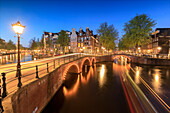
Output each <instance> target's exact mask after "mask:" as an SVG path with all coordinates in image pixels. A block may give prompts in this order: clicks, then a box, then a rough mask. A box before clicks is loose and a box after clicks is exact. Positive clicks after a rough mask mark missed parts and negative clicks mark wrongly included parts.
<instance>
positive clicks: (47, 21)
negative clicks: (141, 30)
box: [0, 0, 170, 47]
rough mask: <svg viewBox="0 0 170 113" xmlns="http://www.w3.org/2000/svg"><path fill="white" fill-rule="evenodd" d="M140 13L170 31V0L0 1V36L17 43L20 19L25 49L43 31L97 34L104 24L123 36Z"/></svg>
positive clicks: (157, 26) (159, 26)
mask: <svg viewBox="0 0 170 113" xmlns="http://www.w3.org/2000/svg"><path fill="white" fill-rule="evenodd" d="M137 14H138V15H140V14H147V15H148V16H149V17H151V18H152V19H154V20H155V21H156V22H157V25H156V26H155V28H170V0H112V1H111V0H96V1H95V0H85V1H81V0H74V1H72V0H61V1H58V0H55V1H54V0H0V37H1V38H3V39H5V40H6V41H9V39H11V40H12V41H14V42H16V40H17V39H16V37H14V36H15V33H14V32H13V30H12V26H11V24H13V23H16V22H17V21H18V20H19V21H20V22H21V24H23V25H25V26H26V28H25V30H24V32H23V34H22V37H23V39H21V44H22V45H23V46H25V47H28V46H29V41H30V40H31V39H32V38H33V37H36V38H41V37H42V34H43V31H47V32H59V31H60V30H69V31H71V29H72V28H75V29H76V30H77V31H78V30H79V28H80V27H81V28H82V29H84V30H85V29H86V27H89V28H90V30H93V32H94V34H96V33H97V32H96V29H97V28H99V26H100V24H101V23H103V22H108V24H113V25H114V27H115V28H116V29H117V30H118V32H119V37H122V34H123V30H122V29H123V26H124V23H125V22H128V21H129V20H130V19H132V18H133V17H135V16H136V15H137ZM155 28H154V29H155Z"/></svg>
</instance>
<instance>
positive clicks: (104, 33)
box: [97, 22, 118, 50]
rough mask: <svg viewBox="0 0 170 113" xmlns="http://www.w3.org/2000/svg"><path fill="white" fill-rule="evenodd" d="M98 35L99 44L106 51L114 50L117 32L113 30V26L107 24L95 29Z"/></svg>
mask: <svg viewBox="0 0 170 113" xmlns="http://www.w3.org/2000/svg"><path fill="white" fill-rule="evenodd" d="M97 33H99V35H100V39H99V40H100V42H101V43H102V46H104V47H105V48H106V49H107V50H109V49H114V48H115V40H117V39H118V31H117V29H115V28H114V26H113V24H111V25H108V24H107V22H105V23H102V24H101V25H100V27H99V29H97Z"/></svg>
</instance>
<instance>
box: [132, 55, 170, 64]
mask: <svg viewBox="0 0 170 113" xmlns="http://www.w3.org/2000/svg"><path fill="white" fill-rule="evenodd" d="M129 57H130V58H131V62H132V63H136V64H145V65H159V66H168V65H170V59H157V58H145V57H138V56H129Z"/></svg>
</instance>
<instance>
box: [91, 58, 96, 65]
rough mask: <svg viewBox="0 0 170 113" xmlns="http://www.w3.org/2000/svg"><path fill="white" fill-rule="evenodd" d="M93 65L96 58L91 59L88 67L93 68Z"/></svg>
mask: <svg viewBox="0 0 170 113" xmlns="http://www.w3.org/2000/svg"><path fill="white" fill-rule="evenodd" d="M95 63H96V58H95V57H92V59H91V62H90V65H91V66H94V64H95Z"/></svg>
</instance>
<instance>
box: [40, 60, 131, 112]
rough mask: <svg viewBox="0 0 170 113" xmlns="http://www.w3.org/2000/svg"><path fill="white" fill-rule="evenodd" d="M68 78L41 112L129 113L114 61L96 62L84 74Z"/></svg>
mask: <svg viewBox="0 0 170 113" xmlns="http://www.w3.org/2000/svg"><path fill="white" fill-rule="evenodd" d="M70 76H72V77H70V80H67V81H66V83H64V85H63V86H62V87H61V88H60V89H59V91H58V92H57V93H56V94H55V96H54V97H53V98H52V100H51V101H50V102H49V104H48V105H47V106H46V108H45V109H44V110H43V111H42V113H111V112H115V113H129V112H130V109H129V106H128V103H127V101H126V97H125V94H124V91H123V88H122V85H121V81H120V77H119V75H118V73H117V72H114V71H113V62H103V63H97V64H96V66H94V67H93V68H92V67H90V69H88V71H87V73H86V72H83V73H82V74H80V75H77V77H75V76H76V75H73V74H70ZM73 81H74V82H73ZM70 86H71V87H70Z"/></svg>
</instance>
